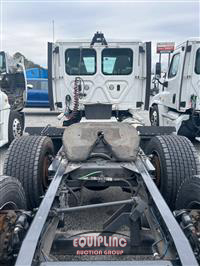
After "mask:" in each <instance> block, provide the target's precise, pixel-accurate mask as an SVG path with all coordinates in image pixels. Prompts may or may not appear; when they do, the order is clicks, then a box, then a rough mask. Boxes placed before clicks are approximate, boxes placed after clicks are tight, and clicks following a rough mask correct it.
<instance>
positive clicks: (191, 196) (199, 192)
mask: <svg viewBox="0 0 200 266" xmlns="http://www.w3.org/2000/svg"><path fill="white" fill-rule="evenodd" d="M176 209H200V176H193V177H191V178H188V179H186V180H184V181H183V183H182V184H181V186H180V188H179V191H178V194H177V198H176Z"/></svg>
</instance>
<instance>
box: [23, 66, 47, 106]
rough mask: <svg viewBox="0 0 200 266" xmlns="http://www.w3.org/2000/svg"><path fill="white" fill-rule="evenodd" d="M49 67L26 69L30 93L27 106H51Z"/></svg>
mask: <svg viewBox="0 0 200 266" xmlns="http://www.w3.org/2000/svg"><path fill="white" fill-rule="evenodd" d="M47 73H48V72H47V69H42V68H30V69H27V70H26V77H27V84H28V93H27V102H26V107H49V98H48V74H47Z"/></svg>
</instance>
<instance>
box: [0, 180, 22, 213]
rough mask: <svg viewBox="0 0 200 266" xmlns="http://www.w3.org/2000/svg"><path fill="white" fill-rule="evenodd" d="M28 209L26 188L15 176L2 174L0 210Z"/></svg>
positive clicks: (0, 181)
mask: <svg viewBox="0 0 200 266" xmlns="http://www.w3.org/2000/svg"><path fill="white" fill-rule="evenodd" d="M15 209H26V197H25V192H24V189H23V187H22V185H21V183H20V182H19V180H17V179H16V178H14V177H11V176H5V175H3V176H0V210H15Z"/></svg>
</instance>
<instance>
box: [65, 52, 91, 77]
mask: <svg viewBox="0 0 200 266" xmlns="http://www.w3.org/2000/svg"><path fill="white" fill-rule="evenodd" d="M65 70H66V73H67V74H68V75H94V74H95V73H96V51H95V50H94V49H86V48H85V49H76V48H74V49H68V50H66V52H65Z"/></svg>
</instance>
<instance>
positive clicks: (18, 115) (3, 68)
mask: <svg viewBox="0 0 200 266" xmlns="http://www.w3.org/2000/svg"><path fill="white" fill-rule="evenodd" d="M26 87H27V84H26V75H25V69H24V64H23V60H22V59H19V60H15V59H13V58H12V57H11V56H9V55H8V54H7V53H5V52H3V51H2V52H0V147H1V146H3V145H4V144H7V143H10V142H11V141H12V140H13V139H14V138H16V137H19V136H21V135H22V133H23V130H24V113H23V111H22V110H23V108H24V105H25V102H26Z"/></svg>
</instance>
